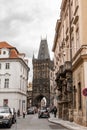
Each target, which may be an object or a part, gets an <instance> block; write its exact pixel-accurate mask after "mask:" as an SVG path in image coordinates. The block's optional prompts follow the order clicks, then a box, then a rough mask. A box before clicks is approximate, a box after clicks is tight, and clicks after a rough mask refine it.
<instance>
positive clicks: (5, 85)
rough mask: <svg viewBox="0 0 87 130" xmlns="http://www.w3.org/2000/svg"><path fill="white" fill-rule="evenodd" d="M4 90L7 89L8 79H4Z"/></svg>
mask: <svg viewBox="0 0 87 130" xmlns="http://www.w3.org/2000/svg"><path fill="white" fill-rule="evenodd" d="M4 88H9V79H5V84H4Z"/></svg>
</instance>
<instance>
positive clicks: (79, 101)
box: [78, 82, 82, 110]
mask: <svg viewBox="0 0 87 130" xmlns="http://www.w3.org/2000/svg"><path fill="white" fill-rule="evenodd" d="M78 103H79V110H81V109H82V98H81V83H80V82H79V83H78Z"/></svg>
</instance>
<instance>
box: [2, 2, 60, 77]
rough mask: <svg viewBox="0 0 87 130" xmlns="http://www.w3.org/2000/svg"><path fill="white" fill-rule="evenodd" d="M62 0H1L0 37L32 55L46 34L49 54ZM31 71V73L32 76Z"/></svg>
mask: <svg viewBox="0 0 87 130" xmlns="http://www.w3.org/2000/svg"><path fill="white" fill-rule="evenodd" d="M61 1H62V0H0V41H6V42H8V43H9V44H10V45H12V46H14V47H16V48H17V49H18V51H19V52H23V53H25V54H26V56H27V57H28V58H29V66H30V67H31V59H32V56H33V53H34V54H35V57H37V53H38V51H39V45H40V41H41V37H42V39H44V38H46V37H47V41H48V47H49V51H50V55H51V57H52V46H53V40H54V34H55V25H56V21H57V19H58V18H59V15H60V5H61ZM31 75H32V74H30V77H31Z"/></svg>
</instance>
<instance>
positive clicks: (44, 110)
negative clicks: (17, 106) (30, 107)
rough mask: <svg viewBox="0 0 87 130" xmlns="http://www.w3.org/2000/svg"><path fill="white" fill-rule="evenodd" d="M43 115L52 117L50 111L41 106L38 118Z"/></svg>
mask: <svg viewBox="0 0 87 130" xmlns="http://www.w3.org/2000/svg"><path fill="white" fill-rule="evenodd" d="M42 117H44V118H49V117H50V113H49V111H48V110H47V109H46V108H45V109H43V108H41V109H39V110H38V118H42Z"/></svg>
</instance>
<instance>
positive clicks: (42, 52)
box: [38, 39, 50, 60]
mask: <svg viewBox="0 0 87 130" xmlns="http://www.w3.org/2000/svg"><path fill="white" fill-rule="evenodd" d="M38 59H39V60H43V59H50V55H49V50H48V44H47V39H41V42H40V48H39V53H38Z"/></svg>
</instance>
